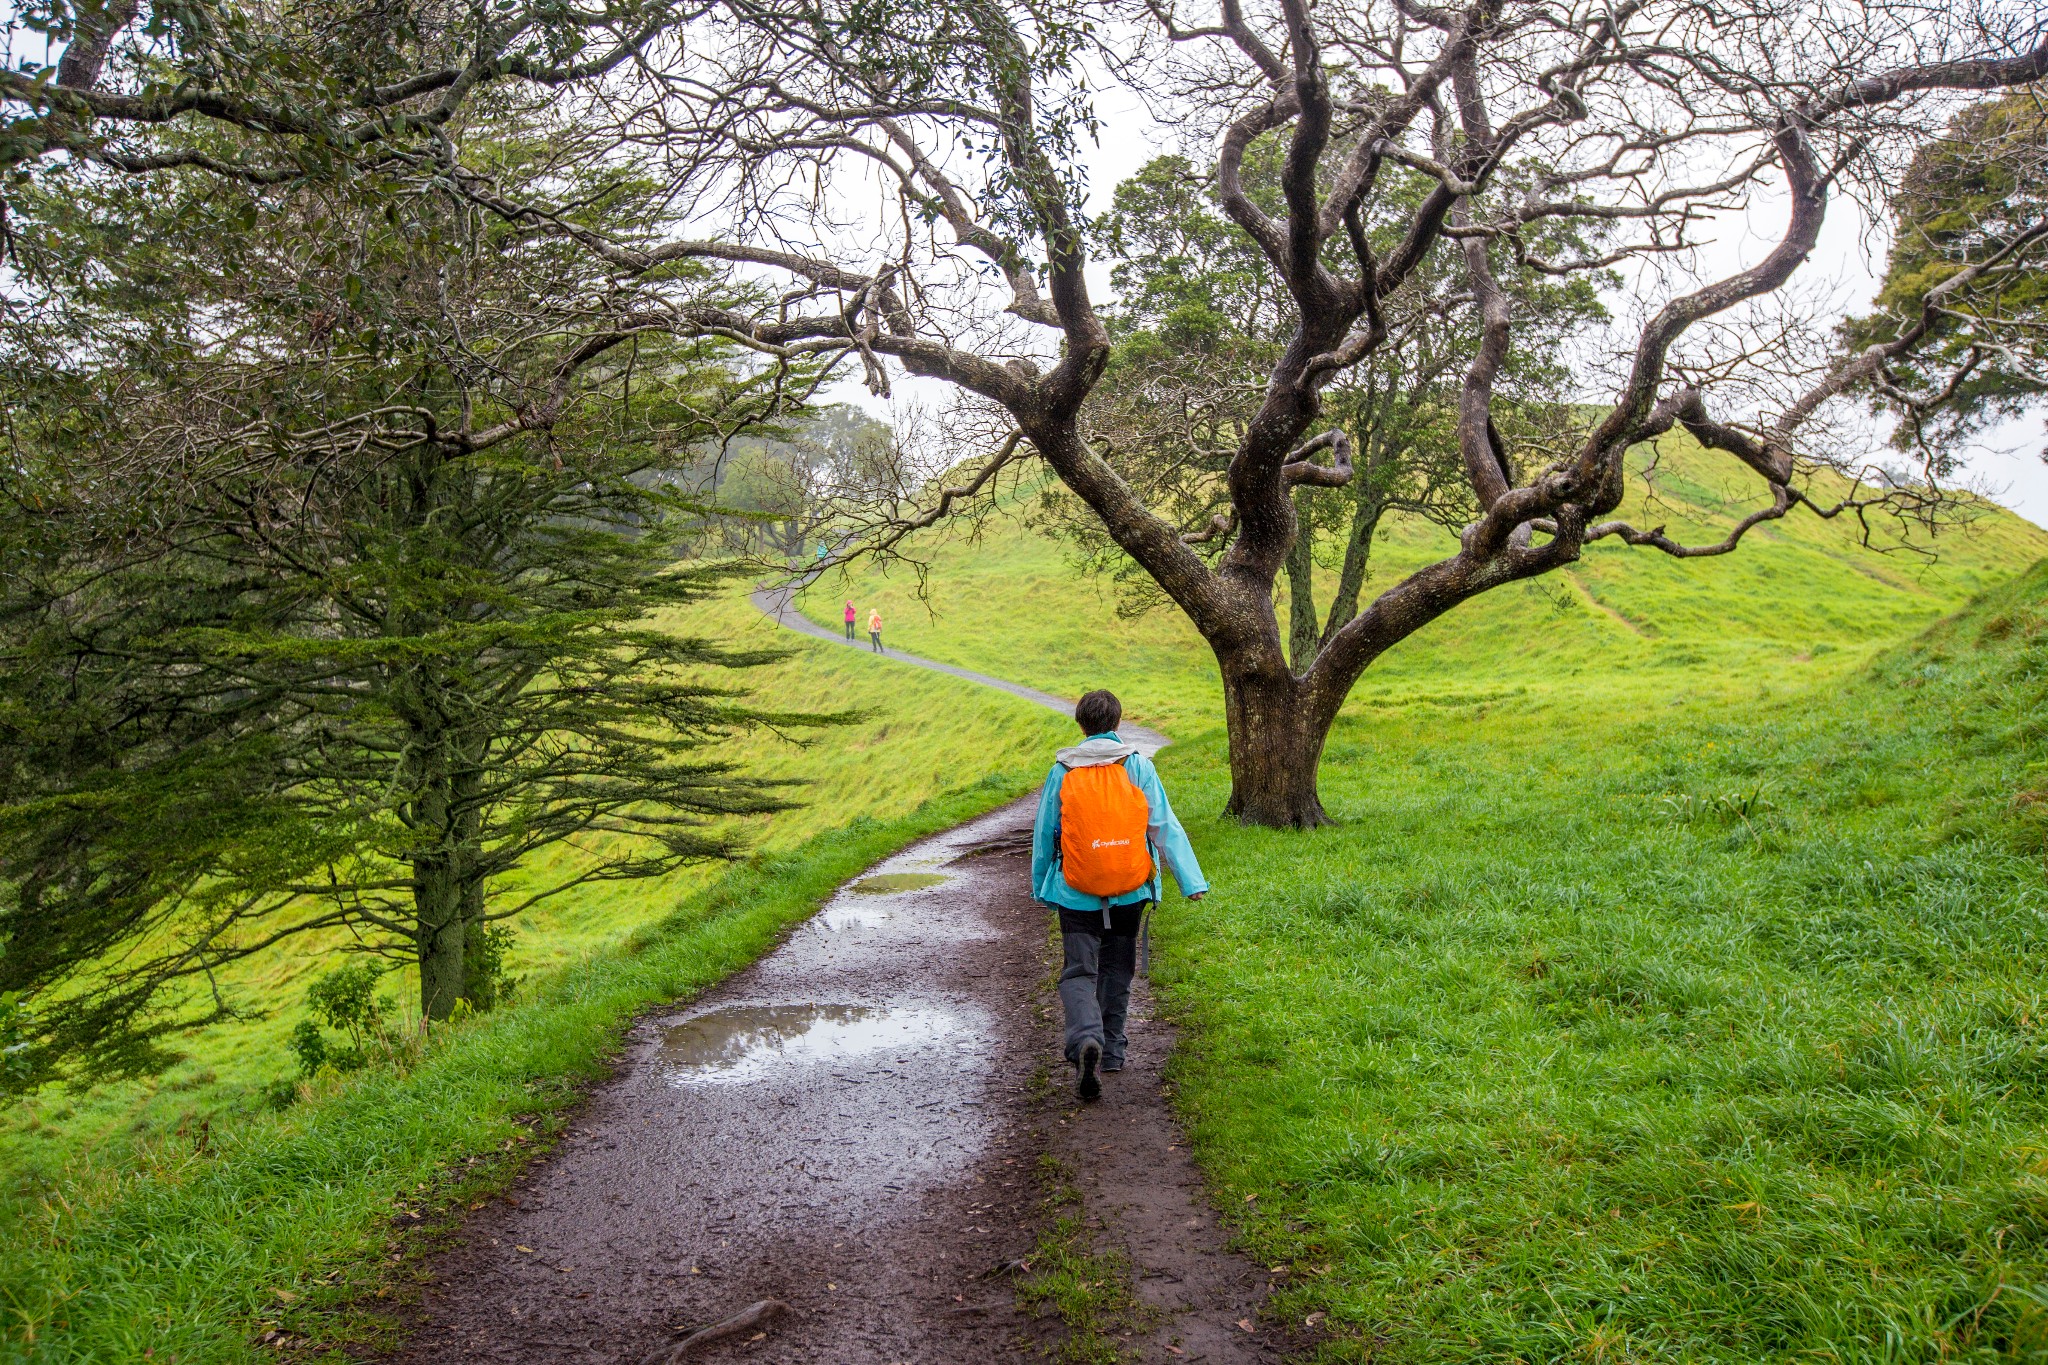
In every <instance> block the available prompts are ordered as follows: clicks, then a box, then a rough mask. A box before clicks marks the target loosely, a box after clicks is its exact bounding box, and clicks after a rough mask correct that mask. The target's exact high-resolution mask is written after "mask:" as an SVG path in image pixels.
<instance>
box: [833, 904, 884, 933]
mask: <svg viewBox="0 0 2048 1365" xmlns="http://www.w3.org/2000/svg"><path fill="white" fill-rule="evenodd" d="M894 918H895V916H894V915H893V914H891V913H890V912H889V911H887V910H884V909H883V908H882V907H881V906H879V905H877V904H875V903H873V902H872V901H871V902H869V903H868V904H866V905H862V904H860V903H859V902H857V901H838V902H835V903H834V904H831V905H828V906H826V907H825V908H824V909H823V910H821V911H819V912H818V923H820V924H822V925H824V926H825V927H826V928H827V929H872V928H874V927H875V926H876V925H878V924H886V923H888V922H889V921H890V920H892V919H894Z"/></svg>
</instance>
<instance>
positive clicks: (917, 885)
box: [852, 872, 952, 896]
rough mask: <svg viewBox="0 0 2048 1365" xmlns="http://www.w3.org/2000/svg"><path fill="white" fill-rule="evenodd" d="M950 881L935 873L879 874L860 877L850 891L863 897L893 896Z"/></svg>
mask: <svg viewBox="0 0 2048 1365" xmlns="http://www.w3.org/2000/svg"><path fill="white" fill-rule="evenodd" d="M951 880H952V878H951V877H946V876H942V875H940V874H939V873H937V872H881V873H877V874H876V875H874V876H872V877H862V878H861V879H860V880H859V881H857V882H855V883H854V884H853V888H852V889H853V890H855V891H858V892H860V893H861V894H862V895H864V896H893V895H896V894H897V893H898V892H902V891H922V890H924V889H925V888H926V887H927V886H938V885H940V884H941V883H943V882H949V881H951Z"/></svg>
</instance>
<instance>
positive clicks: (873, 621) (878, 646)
mask: <svg viewBox="0 0 2048 1365" xmlns="http://www.w3.org/2000/svg"><path fill="white" fill-rule="evenodd" d="M868 643H869V644H871V645H873V646H874V648H875V653H877V654H881V653H884V652H885V651H884V650H883V649H882V609H881V608H880V607H869V608H868Z"/></svg>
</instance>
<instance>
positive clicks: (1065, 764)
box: [1053, 735, 1138, 768]
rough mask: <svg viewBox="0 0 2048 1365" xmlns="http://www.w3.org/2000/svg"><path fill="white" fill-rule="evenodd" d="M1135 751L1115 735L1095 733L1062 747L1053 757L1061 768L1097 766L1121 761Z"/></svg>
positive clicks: (1135, 751)
mask: <svg viewBox="0 0 2048 1365" xmlns="http://www.w3.org/2000/svg"><path fill="white" fill-rule="evenodd" d="M1137 752H1138V751H1137V750H1136V749H1134V748H1132V747H1131V746H1130V745H1128V744H1126V743H1124V742H1123V741H1122V740H1120V739H1118V738H1117V737H1116V736H1115V735H1097V736H1095V737H1094V738H1093V739H1088V740H1083V741H1082V742H1081V743H1079V744H1076V745H1074V746H1072V747H1071V748H1066V749H1062V750H1060V751H1059V752H1058V753H1057V754H1055V755H1053V757H1054V758H1056V759H1058V760H1059V764H1060V766H1061V767H1062V768H1099V767H1101V766H1102V765H1104V764H1105V763H1121V762H1123V761H1124V760H1125V759H1127V758H1129V757H1130V756H1131V755H1132V754H1135V753H1137Z"/></svg>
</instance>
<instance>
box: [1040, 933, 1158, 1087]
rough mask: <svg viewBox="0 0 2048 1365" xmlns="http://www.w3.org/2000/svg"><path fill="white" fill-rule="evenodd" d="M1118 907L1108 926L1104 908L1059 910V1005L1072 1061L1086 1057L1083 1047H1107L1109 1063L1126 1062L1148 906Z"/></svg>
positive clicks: (1105, 1061) (1104, 1057) (1105, 1060)
mask: <svg viewBox="0 0 2048 1365" xmlns="http://www.w3.org/2000/svg"><path fill="white" fill-rule="evenodd" d="M1146 904H1149V902H1141V903H1139V904H1137V905H1119V906H1115V907H1113V908H1112V909H1111V910H1110V912H1109V926H1108V927H1107V928H1104V927H1103V923H1102V912H1101V911H1100V910H1062V911H1060V943H1061V946H1062V947H1063V948H1064V950H1065V955H1066V963H1065V965H1064V966H1063V967H1062V968H1061V969H1060V1008H1061V1009H1063V1010H1065V1011H1066V1015H1067V1037H1066V1046H1067V1060H1068V1061H1070V1062H1079V1061H1080V1060H1081V1045H1082V1044H1084V1043H1091V1042H1092V1043H1094V1044H1095V1045H1097V1046H1098V1047H1100V1048H1101V1049H1102V1061H1103V1064H1104V1065H1105V1066H1109V1067H1111V1068H1115V1067H1119V1066H1122V1065H1123V1062H1124V1016H1125V1015H1126V1014H1127V1013H1129V1011H1130V1005H1131V978H1132V977H1134V976H1136V975H1137V974H1138V926H1139V925H1140V924H1141V923H1142V922H1143V921H1144V916H1145V905H1146Z"/></svg>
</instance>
